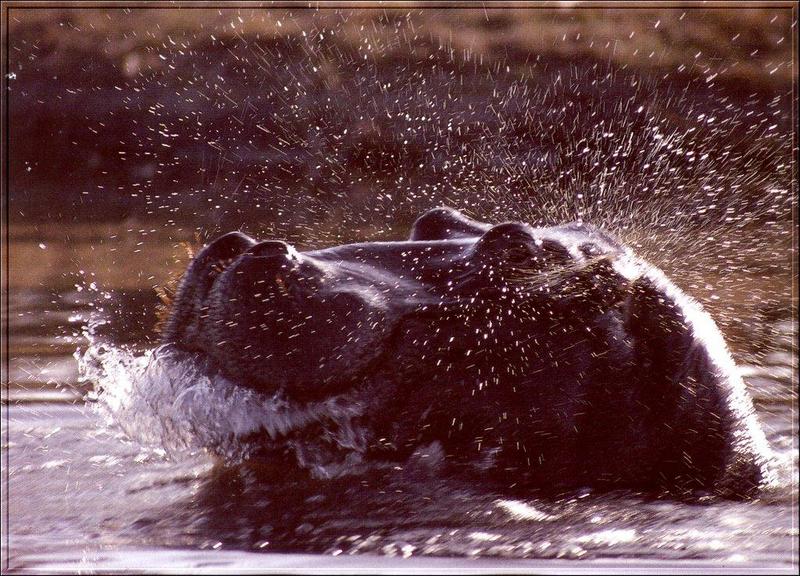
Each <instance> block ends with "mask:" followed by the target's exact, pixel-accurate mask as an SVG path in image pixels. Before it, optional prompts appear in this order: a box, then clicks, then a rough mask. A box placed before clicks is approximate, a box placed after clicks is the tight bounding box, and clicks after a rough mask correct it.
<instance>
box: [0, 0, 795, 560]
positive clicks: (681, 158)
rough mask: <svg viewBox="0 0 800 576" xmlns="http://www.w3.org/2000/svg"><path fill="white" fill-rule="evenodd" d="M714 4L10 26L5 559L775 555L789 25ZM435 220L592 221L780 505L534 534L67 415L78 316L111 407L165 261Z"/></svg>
mask: <svg viewBox="0 0 800 576" xmlns="http://www.w3.org/2000/svg"><path fill="white" fill-rule="evenodd" d="M51 5H52V4H51ZM715 6H716V7H713V6H712V7H709V6H708V5H700V4H692V3H688V2H683V3H681V5H680V6H672V7H670V6H666V5H665V6H664V7H657V6H654V4H652V3H648V4H647V5H645V4H642V5H638V4H634V3H631V4H625V5H620V6H618V7H615V8H597V7H591V6H584V5H579V4H577V3H562V4H560V5H557V6H553V5H549V6H544V5H540V6H539V7H535V6H534V7H527V8H513V9H512V8H507V9H502V10H500V9H491V8H469V9H467V8H439V9H429V8H424V7H420V6H415V5H412V4H406V5H397V4H392V5H390V6H389V7H378V8H374V9H367V8H364V9H357V10H355V9H354V10H343V9H334V8H321V9H312V8H304V7H297V8H270V7H264V8H261V7H259V8H255V7H254V8H244V7H243V8H224V7H211V6H208V5H205V6H202V5H165V6H160V7H152V6H150V7H129V8H126V7H119V8H89V7H75V6H74V5H73V6H71V7H70V6H67V7H63V8H52V7H41V6H35V7H33V6H31V7H25V6H23V5H21V4H19V3H17V4H12V5H5V6H4V10H5V12H4V14H5V15H6V16H7V24H8V25H7V28H5V29H4V31H5V32H6V33H7V37H6V38H4V41H7V45H8V46H9V51H8V54H7V56H8V70H7V77H6V82H7V86H8V93H7V96H8V105H9V113H10V114H9V117H8V118H7V120H8V125H7V129H8V136H9V142H10V149H9V158H8V160H9V164H8V166H9V181H8V185H9V187H8V191H7V192H8V197H7V200H8V204H7V208H8V215H9V221H10V230H9V238H10V243H9V245H8V246H7V248H8V251H9V252H8V253H9V263H10V275H9V278H8V280H9V282H10V298H9V301H10V315H9V323H10V334H11V338H10V353H11V355H10V380H11V383H10V387H9V390H8V396H7V397H4V401H5V402H6V403H7V407H9V408H10V414H11V418H10V420H9V422H5V420H4V424H6V425H8V426H10V430H11V431H10V433H9V434H10V435H9V436H8V437H7V438H8V439H9V441H8V444H7V446H4V448H8V449H7V450H6V449H4V451H3V457H4V458H5V460H4V465H5V466H7V467H8V468H7V470H9V475H8V476H4V482H8V483H6V484H5V485H4V488H6V489H8V488H9V487H10V494H12V496H11V497H10V498H9V499H8V500H7V501H4V502H3V504H4V506H8V508H6V511H7V512H8V511H10V530H11V534H12V542H13V543H14V548H13V550H12V552H13V554H12V557H13V556H14V555H16V558H19V557H20V555H23V556H25V557H26V558H29V559H30V558H33V557H36V558H38V560H36V561H33V560H31V562H34V563H33V564H30V563H29V564H25V562H29V560H25V561H23V560H13V559H12V566H17V567H19V566H29V567H30V566H39V568H40V569H43V568H42V565H40V564H36V562H40V561H42V559H44V560H46V561H50V560H52V559H53V553H54V550H61V551H65V553H66V554H69V556H66V557H63V558H72V560H69V562H73V564H68V566H69V567H70V568H69V570H72V569H73V568H75V567H76V566H77V567H79V568H80V569H81V570H85V569H86V567H87V562H91V561H92V560H87V558H90V559H91V558H95V557H96V556H92V554H94V552H91V553H90V552H86V550H90V551H91V550H105V551H108V550H113V549H115V547H117V546H121V545H127V546H144V545H153V546H161V547H165V548H164V549H165V550H167V549H169V548H170V546H174V547H182V546H188V547H191V548H193V549H194V550H195V551H196V550H197V549H200V548H209V549H213V550H215V551H216V550H218V548H219V547H222V546H225V547H231V546H232V547H234V548H236V549H240V550H250V549H253V550H256V551H265V550H266V551H270V550H273V549H277V550H293V551H298V550H299V551H311V552H326V553H331V554H340V553H342V552H343V551H345V552H346V553H353V554H356V553H364V552H372V553H378V554H386V555H390V556H392V555H397V556H406V555H411V554H412V552H413V554H414V555H417V554H425V555H457V556H463V555H468V556H476V555H482V556H485V555H490V556H496V557H504V558H509V557H511V558H519V557H533V558H540V559H541V558H583V559H586V558H598V557H601V558H618V559H627V560H630V559H631V558H644V559H646V560H647V561H650V560H651V559H659V560H663V559H675V558H680V559H686V558H690V559H712V560H714V561H715V562H718V563H719V562H722V564H719V565H727V564H725V563H726V562H744V561H745V560H752V561H758V562H783V563H784V564H783V567H784V568H785V567H786V566H789V565H790V564H791V563H792V562H794V563H796V561H797V556H796V538H797V527H796V501H797V491H796V479H797V449H796V444H795V442H796V432H797V411H796V409H795V408H796V398H797V391H796V386H795V384H794V379H793V378H794V375H795V374H796V368H797V350H796V336H797V335H796V317H795V316H796V306H797V291H796V283H797V272H796V267H795V266H796V264H795V255H796V250H795V249H796V236H795V235H794V234H795V231H796V227H795V222H796V221H795V220H794V218H793V217H794V216H796V210H797V189H796V172H794V171H793V170H796V168H794V165H793V156H792V155H793V149H792V146H793V120H794V119H793V110H794V109H795V108H796V104H797V102H796V99H795V98H796V92H793V87H795V86H796V83H797V64H796V61H794V60H793V47H796V40H797V21H796V14H797V12H796V10H794V12H793V11H792V8H791V4H788V3H783V4H779V3H772V4H769V3H759V4H758V5H742V4H741V3H736V4H734V3H731V4H728V5H722V4H717V5H715ZM794 142H796V139H795V140H794ZM438 205H449V206H452V207H455V208H458V209H460V210H462V211H465V212H466V213H467V214H469V215H471V216H472V217H475V218H478V219H482V220H486V221H490V222H501V221H504V220H511V219H513V220H522V221H526V222H529V223H531V224H533V225H547V224H555V223H564V222H566V221H570V220H578V219H580V220H585V221H589V222H592V223H594V224H597V225H599V226H602V227H604V228H606V229H608V230H609V231H611V232H612V233H614V234H616V235H618V236H619V237H620V238H621V239H622V240H623V241H624V242H626V243H628V244H629V245H631V246H632V247H634V249H635V250H637V251H638V252H639V253H640V254H641V255H642V256H643V257H645V258H646V259H648V260H650V261H651V262H653V263H654V264H656V265H657V266H660V267H661V268H663V269H664V270H665V272H666V273H667V274H668V275H670V276H671V277H672V278H673V280H674V281H675V282H676V283H677V284H678V285H679V286H680V287H681V288H682V289H683V290H685V291H686V292H688V293H689V294H691V295H692V296H694V297H695V298H697V299H698V300H699V301H700V302H702V304H703V305H704V306H705V307H706V308H707V309H708V310H709V311H710V312H711V314H712V316H713V317H714V319H715V320H716V321H717V323H718V324H719V326H720V328H721V329H722V331H723V332H724V334H725V336H726V338H727V340H728V342H729V344H730V345H731V348H732V351H733V353H734V356H735V359H736V360H737V362H738V363H739V365H740V367H741V370H742V373H743V375H744V376H745V378H746V382H747V384H748V387H749V389H750V391H751V393H752V394H753V396H754V398H755V402H756V407H757V410H758V413H759V416H760V418H761V421H762V423H763V424H764V427H765V430H766V433H767V436H768V439H769V441H770V443H771V445H772V447H773V449H775V450H776V453H778V454H779V455H780V458H781V462H782V463H783V464H781V468H780V475H781V478H782V480H781V482H782V483H781V486H780V489H779V490H777V491H774V492H771V493H769V494H767V495H765V496H764V498H762V499H761V500H760V501H758V502H754V503H731V502H721V503H711V504H708V505H705V504H703V505H698V506H692V507H688V508H687V507H685V506H681V505H680V503H670V502H660V501H655V502H645V501H642V500H641V499H637V498H638V497H637V496H636V495H624V496H622V497H621V498H622V499H621V500H616V499H615V498H616V497H615V496H613V495H612V496H610V497H609V498H607V499H604V497H599V498H586V499H584V496H585V495H583V496H579V497H577V499H576V498H572V499H567V500H557V501H544V502H537V503H536V507H537V508H540V509H541V510H544V511H546V512H547V514H542V513H541V512H539V511H537V510H536V509H534V508H526V506H527V504H523V503H520V502H516V501H511V500H509V501H506V500H502V501H496V496H494V495H492V494H486V493H483V492H480V490H477V491H470V490H471V487H468V486H462V485H458V486H456V487H453V486H443V487H439V488H436V487H433V488H432V487H431V486H430V485H429V484H428V483H425V482H423V483H418V482H416V480H414V481H412V482H410V487H409V486H408V485H405V484H402V482H401V485H400V489H395V488H397V487H396V486H395V487H391V489H387V490H385V491H382V492H380V493H376V492H375V490H373V489H371V488H370V487H369V486H367V485H366V484H362V485H359V484H358V483H355V482H349V481H342V483H340V484H329V485H325V486H326V487H320V486H319V485H317V484H311V485H305V484H302V482H300V481H298V480H297V479H290V478H285V477H284V476H283V475H281V476H280V478H281V482H280V483H277V484H276V483H273V484H264V483H258V482H254V481H253V479H252V478H250V477H249V476H247V475H246V473H245V472H244V471H241V470H237V469H232V470H229V471H226V472H224V473H222V472H219V473H218V471H213V470H212V468H211V465H210V464H207V463H204V464H202V466H201V465H196V464H192V466H194V467H189V466H188V465H186V464H182V463H171V462H169V461H167V460H166V459H165V458H164V452H163V450H162V451H161V452H160V453H158V452H145V451H144V450H143V449H142V451H141V452H140V451H139V450H140V448H139V447H136V446H135V445H134V444H131V443H129V442H128V440H127V439H122V440H121V439H120V438H119V437H117V436H115V432H114V429H113V428H108V427H106V426H104V425H103V424H102V423H101V422H100V420H99V418H98V416H97V415H96V414H94V412H92V411H91V410H90V409H88V408H87V407H86V405H85V403H84V398H85V395H86V393H87V392H88V391H89V390H90V389H91V388H92V386H93V383H92V382H88V381H83V380H82V379H81V378H80V376H79V374H78V368H77V363H76V359H75V357H73V354H74V353H75V351H76V349H80V350H86V348H87V346H89V342H88V341H87V338H86V335H85V331H86V326H87V322H88V320H89V319H90V318H97V317H103V318H105V319H107V320H108V321H109V322H108V324H105V325H103V326H102V327H100V328H98V330H102V331H104V332H107V333H108V335H109V336H111V338H112V340H113V341H114V342H115V343H116V344H117V345H118V346H119V348H116V349H112V350H111V352H109V354H112V355H113V354H118V355H119V357H120V362H119V370H120V371H119V372H113V373H112V374H111V375H110V376H109V377H108V378H107V379H106V380H105V382H104V385H107V386H116V385H119V386H120V387H122V390H123V392H124V386H126V385H129V383H130V382H129V379H128V378H129V377H130V375H131V374H130V372H126V369H125V366H126V365H125V361H123V360H125V359H126V358H127V360H126V361H128V362H132V364H131V365H135V362H133V361H131V358H134V357H136V358H138V359H141V356H136V355H137V354H139V355H140V354H141V353H142V352H143V351H146V350H151V349H152V348H154V347H155V345H156V344H157V342H158V334H157V331H156V330H155V325H156V309H157V306H158V302H159V299H158V296H157V291H158V290H160V289H164V287H165V286H168V285H169V284H170V282H171V281H172V280H173V279H174V278H175V277H176V276H177V275H179V274H180V273H181V271H182V270H183V269H184V268H185V266H186V264H187V262H188V252H187V246H190V247H191V246H194V247H197V246H199V245H201V244H202V243H204V242H206V241H208V240H209V239H211V238H213V237H214V236H216V235H217V234H220V233H221V232H224V231H228V230H231V229H240V230H243V231H245V232H247V233H249V234H251V235H254V236H257V237H262V238H268V237H277V238H281V239H286V240H288V241H290V242H293V243H295V244H296V245H297V247H298V248H300V249H305V248H310V247H321V246H328V245H332V244H336V243H342V242H348V241H354V240H372V239H397V238H402V237H403V236H404V235H405V234H407V232H408V228H409V226H410V225H411V223H412V222H413V220H414V219H415V218H416V217H417V215H419V214H420V212H421V211H423V210H426V209H428V208H432V207H434V206H438ZM126 354H127V356H126ZM6 414H9V411H8V410H7V411H6ZM140 416H141V415H139V414H132V415H131V416H130V417H131V418H132V422H133V424H134V425H135V424H137V420H136V419H137V418H139V417H140ZM141 422H146V420H142V421H141ZM141 422H138V425H139V426H140V427H146V425H145V424H142V423H141ZM128 424H131V422H129V423H128ZM167 424H170V423H167ZM197 466H200V467H199V468H198V467H197ZM203 466H205V467H203ZM281 474H283V472H281ZM9 478H10V480H7V479H9ZM412 480H413V478H412ZM298 482H300V483H298ZM9 483H10V484H9ZM415 487H416V488H415ZM281 490H283V491H281ZM359 490H361V491H360V492H359ZM415 490H416V491H415ZM4 492H5V493H6V494H9V492H8V490H4ZM401 494H405V496H403V495H401ZM429 494H434V495H435V498H433V499H431V497H430V496H429ZM167 502H170V503H172V504H171V505H170V506H171V507H168V506H167V505H166V503H167ZM232 502H234V503H236V508H235V509H234V508H232V507H231V503H232ZM497 502H500V503H501V504H503V503H505V504H503V506H505V508H502V506H501V508H502V509H501V508H498V507H497V506H499V505H498V504H497ZM509 503H510V504H509ZM504 510H505V511H504ZM509 510H510V512H509ZM520 511H521V512H520ZM531 511H532V512H531ZM543 518H544V519H546V520H542V519H543ZM554 518H555V519H559V520H557V521H553V519H554ZM594 530H600V532H597V534H595V533H594V532H593V531H594ZM76 542H78V543H81V544H79V545H77V544H76ZM265 547H266V548H265ZM162 551H163V550H162ZM152 554H153V553H152V552H150V551H148V552H147V554H146V556H145V557H144V558H145V559H146V560H143V559H142V557H135V556H128V557H124V558H123V560H124V562H125V564H124V565H125V566H128V567H130V566H136V567H137V569H138V568H139V567H141V566H146V565H151V564H148V562H152V561H153V560H152V558H153V557H154V556H153V555H152ZM217 561H218V560H217ZM14 562H17V563H16V564H14ZM64 562H67V560H64ZM165 562H166V560H165ZM258 562H259V563H258V564H257V565H258V566H259V567H262V568H263V566H265V565H264V564H263V559H259V561H258ZM165 565H168V564H164V565H162V568H163V566H165ZM64 566H65V564H61V565H58V566H56V568H53V569H56V570H61V571H64V570H65V568H64ZM88 566H89V567H90V568H91V566H92V565H91V564H89V565H88ZM113 566H121V564H120V565H113ZM181 566H182V565H181ZM367 566H369V565H368V564H367ZM713 567H714V568H715V569H716V568H717V567H718V564H714V565H713ZM651 568H652V566H651ZM606 569H608V568H606ZM665 570H667V571H669V570H670V568H665ZM34 571H36V569H35V568H34ZM111 571H115V568H111Z"/></svg>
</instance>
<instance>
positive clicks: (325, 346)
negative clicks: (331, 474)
mask: <svg viewBox="0 0 800 576" xmlns="http://www.w3.org/2000/svg"><path fill="white" fill-rule="evenodd" d="M163 338H164V341H165V343H166V344H168V345H170V346H173V347H175V348H177V349H180V350H183V351H187V352H190V353H199V354H201V355H202V356H204V357H205V358H208V359H210V363H211V365H212V366H214V367H215V369H216V370H218V371H219V372H221V373H222V374H224V375H225V376H226V377H227V378H228V379H230V380H232V381H233V382H235V383H237V384H239V385H242V386H245V387H248V388H251V389H253V390H255V391H258V392H260V393H263V394H264V395H265V396H266V397H273V396H275V397H278V398H281V399H283V400H287V401H288V402H289V404H290V405H291V406H292V408H291V409H292V410H305V409H306V408H307V407H314V406H320V405H322V403H323V401H324V402H327V401H328V400H330V399H335V400H336V401H338V400H340V399H341V400H342V401H343V402H347V403H348V405H352V406H360V407H361V408H360V409H359V410H358V414H359V416H357V418H360V427H359V429H361V430H367V433H366V436H367V439H366V440H365V441H364V443H363V445H362V446H361V448H359V450H360V452H359V453H360V454H362V455H365V456H366V457H368V456H369V455H370V454H385V453H391V454H393V455H394V456H393V457H395V458H402V455H403V454H405V455H408V454H410V453H411V451H413V450H414V449H415V447H417V446H423V445H426V443H428V444H431V443H440V444H441V445H442V446H443V448H444V451H445V453H446V455H447V457H448V458H452V459H454V461H458V462H470V463H474V462H479V463H482V464H480V465H481V466H488V467H490V468H491V469H492V470H495V471H503V473H507V474H511V475H512V476H513V482H514V483H517V482H518V480H519V479H520V478H521V477H522V476H525V477H526V478H528V479H529V480H530V482H532V483H533V484H535V485H537V486H582V485H594V484H603V485H612V486H620V485H625V486H634V487H637V488H654V487H665V486H666V487H670V489H671V488H672V487H674V486H680V487H682V488H681V489H687V490H689V489H692V490H693V489H697V488H700V489H714V490H717V491H719V492H720V493H728V494H734V495H735V494H744V493H752V491H753V490H754V489H755V488H756V487H757V486H758V485H759V483H760V482H761V481H762V479H763V478H764V473H765V472H764V471H765V468H764V466H765V461H766V459H765V458H766V457H765V454H767V452H768V448H766V441H765V439H764V435H763V432H761V430H760V428H759V427H758V423H757V421H756V419H755V416H754V414H753V407H752V403H751V401H750V399H749V397H748V396H747V393H746V391H745V388H744V384H743V382H742V380H741V377H740V376H739V375H738V372H737V370H736V366H735V365H734V363H733V360H732V359H731V357H730V354H729V353H728V351H727V348H726V346H725V342H724V340H723V338H722V336H721V334H720V332H719V330H718V329H717V327H716V325H715V324H714V322H713V321H712V320H711V318H710V317H709V316H708V315H707V314H706V313H705V312H704V311H703V310H702V308H701V307H700V306H699V305H698V304H697V303H696V302H695V301H694V300H692V299H691V298H689V297H688V296H686V295H685V294H683V293H682V292H681V291H680V290H679V289H678V288H677V287H675V285H674V284H672V283H671V282H670V281H669V280H668V279H667V278H666V277H665V276H664V274H663V273H662V272H661V271H660V270H658V269H657V268H655V267H653V266H651V265H650V264H648V263H646V262H644V261H643V260H641V259H639V258H637V257H636V256H635V255H634V254H633V252H632V251H631V250H630V249H628V248H626V247H624V246H622V245H621V244H620V243H618V242H617V241H615V240H614V239H613V238H611V237H610V236H609V235H607V234H605V233H604V232H602V231H600V230H598V229H596V228H594V227H591V226H588V225H585V224H581V223H572V224H566V225H562V226H554V227H544V228H536V227H531V226H529V225H527V224H524V223H520V222H505V223H501V224H497V225H489V224H485V223H482V222H477V221H474V220H471V219H469V218H467V217H465V216H464V215H462V214H460V213H459V212H456V211H454V210H450V209H446V208H438V209H435V210H432V211H430V212H427V213H426V214H424V215H423V216H421V217H420V218H419V219H418V220H417V221H416V222H415V223H414V225H413V228H412V230H411V234H410V237H409V239H408V240H405V241H398V242H369V243H358V244H347V245H342V246H335V247H331V248H325V249H321V250H312V251H307V252H299V251H297V250H295V249H294V248H293V247H292V246H290V245H288V244H286V243H285V242H281V241H276V240H267V241H264V242H257V241H255V240H253V239H252V238H250V237H248V236H246V235H244V234H240V233H238V232H233V233H230V234H226V235H224V236H222V237H220V238H218V239H217V240H215V241H213V242H212V243H210V244H209V245H208V246H206V247H205V248H204V249H203V250H202V251H201V252H200V253H199V254H198V255H197V256H196V257H195V259H194V260H193V261H192V263H191V264H190V266H189V268H188V270H187V272H186V274H185V275H184V277H183V280H182V282H181V285H180V288H179V290H178V294H177V296H176V298H175V300H174V305H173V307H172V310H171V315H170V318H169V320H168V323H167V325H166V328H165V330H164V333H163ZM320 418H322V417H321V416H320V417H317V416H314V417H313V418H311V420H313V421H314V422H315V423H316V424H314V425H313V426H312V425H309V424H308V421H309V420H308V419H297V418H296V419H294V420H293V421H298V422H299V421H302V422H304V424H300V425H298V426H300V428H297V429H294V428H293V429H292V431H291V433H292V434H298V435H301V436H302V438H303V441H302V442H294V441H293V442H294V445H295V446H300V445H301V444H302V443H303V442H309V441H311V440H310V439H311V438H329V437H331V434H330V433H329V432H330V430H328V431H327V432H326V431H325V427H326V426H327V424H324V423H322V421H321V420H320ZM317 425H318V426H317ZM314 426H317V427H316V428H315V427H314ZM348 426H349V425H348ZM345 428H347V426H345ZM348 434H349V433H348ZM281 438H283V439H286V438H287V436H282V437H281ZM272 440H275V442H273V441H272ZM272 440H268V441H267V442H265V443H266V444H269V445H270V446H274V445H275V443H276V442H278V441H279V440H280V438H279V439H275V438H273V439H272ZM348 442H349V441H348ZM340 444H342V443H340ZM345 444H347V442H344V444H342V445H345ZM348 445H349V444H348ZM270 449H271V448H270ZM348 449H349V448H348ZM318 452H319V451H318ZM381 458H383V456H381ZM487 469H488V468H487Z"/></svg>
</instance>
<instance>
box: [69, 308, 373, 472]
mask: <svg viewBox="0 0 800 576" xmlns="http://www.w3.org/2000/svg"><path fill="white" fill-rule="evenodd" d="M101 323H102V321H93V322H90V323H89V325H88V327H87V329H86V330H85V336H86V338H87V341H88V347H87V348H86V349H85V350H78V351H77V352H76V353H75V357H76V359H77V361H78V365H79V373H80V376H81V380H82V381H84V382H88V383H91V384H92V385H93V387H94V390H93V392H92V393H91V394H90V399H92V400H95V404H94V405H95V410H96V411H97V412H98V413H99V414H100V415H101V416H103V418H104V419H105V421H106V423H107V424H108V425H109V426H111V427H115V428H117V429H119V430H121V431H122V432H123V433H124V434H125V435H126V436H128V437H129V438H130V439H131V440H133V441H135V442H138V443H140V444H143V445H144V446H147V447H150V448H152V449H154V450H156V451H159V452H164V453H165V454H167V455H168V456H170V457H172V458H175V459H180V458H183V457H186V456H190V455H192V454H195V453H196V452H198V451H208V452H210V453H212V454H214V455H216V456H219V457H221V458H222V459H223V461H225V462H226V463H230V464H236V463H240V462H242V461H244V460H247V459H249V458H251V457H253V456H254V455H255V453H256V452H257V451H258V452H260V453H261V452H263V448H264V445H265V444H266V445H271V444H274V445H275V446H276V447H278V445H280V448H281V449H286V448H288V449H289V450H290V452H291V453H293V455H294V456H295V458H296V459H297V462H298V464H299V465H300V466H302V467H305V468H308V469H309V470H310V471H311V473H312V474H314V475H315V476H317V477H321V478H330V477H335V476H340V475H342V474H347V473H348V472H352V471H354V470H355V468H358V467H359V465H360V464H361V457H360V454H361V453H362V452H363V451H364V449H365V439H364V434H363V431H362V430H361V429H360V428H359V426H358V424H357V418H358V417H359V416H360V415H361V413H362V406H361V405H360V403H359V402H357V401H356V400H355V399H353V398H347V399H345V398H343V397H341V396H335V397H331V398H328V399H325V400H323V401H320V402H311V403H307V404H297V403H295V402H292V401H290V400H289V399H287V398H285V397H284V396H282V395H281V394H274V395H271V396H267V395H264V394H259V393H258V392H256V391H254V390H251V389H248V388H244V387H242V386H239V385H237V384H235V383H233V382H231V381H230V380H228V379H227V378H225V377H224V376H222V375H220V374H218V373H216V372H215V371H214V370H212V369H211V368H210V366H209V365H208V362H207V361H206V360H205V359H203V358H202V357H200V356H198V355H194V354H190V353H186V352H183V351H180V350H176V349H175V348H173V347H172V346H169V345H164V346H159V347H157V348H154V349H148V350H146V351H144V353H141V354H137V353H136V352H134V351H133V350H131V349H128V348H126V347H121V346H115V345H111V344H108V343H105V342H101V341H100V339H99V338H98V336H97V330H96V329H97V327H98V326H99V325H101ZM309 426H313V427H314V433H313V438H308V437H305V438H298V437H297V436H298V433H299V432H300V431H302V430H303V429H305V428H307V427H309Z"/></svg>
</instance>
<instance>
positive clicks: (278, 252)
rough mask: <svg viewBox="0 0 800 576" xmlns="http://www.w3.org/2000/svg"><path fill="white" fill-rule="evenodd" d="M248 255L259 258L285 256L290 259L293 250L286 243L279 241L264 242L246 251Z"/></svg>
mask: <svg viewBox="0 0 800 576" xmlns="http://www.w3.org/2000/svg"><path fill="white" fill-rule="evenodd" d="M247 253H248V254H252V255H253V256H260V257H267V256H285V257H290V256H291V255H292V254H293V253H294V249H293V248H292V247H291V246H289V245H288V244H287V243H286V242H283V241H281V240H265V241H264V242H259V243H258V244H256V245H255V246H253V247H252V248H250V250H248V251H247Z"/></svg>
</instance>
